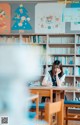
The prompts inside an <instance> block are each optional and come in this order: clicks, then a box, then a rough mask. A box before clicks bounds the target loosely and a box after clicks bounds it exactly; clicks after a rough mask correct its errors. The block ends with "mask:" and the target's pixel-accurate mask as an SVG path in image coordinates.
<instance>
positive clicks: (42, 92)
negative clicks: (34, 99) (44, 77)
mask: <svg viewBox="0 0 80 125" xmlns="http://www.w3.org/2000/svg"><path fill="white" fill-rule="evenodd" d="M29 90H30V92H31V93H35V94H36V93H39V96H46V97H50V102H53V93H56V101H59V100H60V99H64V93H65V91H66V90H67V91H79V90H80V89H79V88H78V87H44V86H40V87H29ZM61 117H62V119H63V121H64V115H63V116H61ZM61 117H59V116H58V117H57V118H58V119H57V120H58V125H60V123H61V119H60V118H61Z"/></svg>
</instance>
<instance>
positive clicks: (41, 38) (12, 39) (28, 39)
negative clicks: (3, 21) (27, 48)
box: [0, 35, 47, 43]
mask: <svg viewBox="0 0 80 125" xmlns="http://www.w3.org/2000/svg"><path fill="white" fill-rule="evenodd" d="M0 41H2V42H10V43H11V42H24V43H47V37H46V36H39V35H38V36H37V35H36V36H35V35H33V36H25V37H23V36H20V37H15V36H12V37H0Z"/></svg>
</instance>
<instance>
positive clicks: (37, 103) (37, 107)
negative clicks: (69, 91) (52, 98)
mask: <svg viewBox="0 0 80 125" xmlns="http://www.w3.org/2000/svg"><path fill="white" fill-rule="evenodd" d="M36 114H37V117H36V118H37V119H38V118H39V97H38V98H36Z"/></svg>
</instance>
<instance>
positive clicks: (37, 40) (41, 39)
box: [30, 35, 47, 43]
mask: <svg viewBox="0 0 80 125" xmlns="http://www.w3.org/2000/svg"><path fill="white" fill-rule="evenodd" d="M30 41H31V42H32V43H47V37H46V36H40V35H36V36H35V35H34V36H30Z"/></svg>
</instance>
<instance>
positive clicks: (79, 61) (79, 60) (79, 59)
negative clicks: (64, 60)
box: [76, 57, 80, 65]
mask: <svg viewBox="0 0 80 125" xmlns="http://www.w3.org/2000/svg"><path fill="white" fill-rule="evenodd" d="M76 65H80V57H76Z"/></svg>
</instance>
